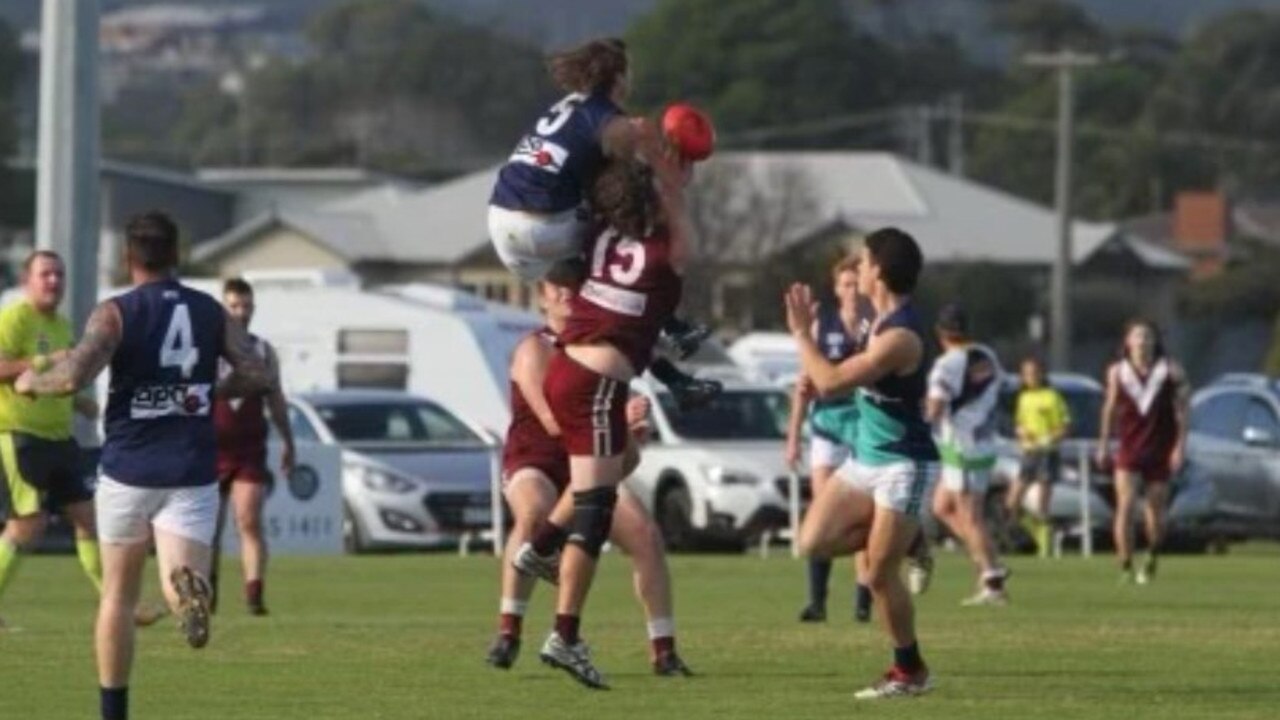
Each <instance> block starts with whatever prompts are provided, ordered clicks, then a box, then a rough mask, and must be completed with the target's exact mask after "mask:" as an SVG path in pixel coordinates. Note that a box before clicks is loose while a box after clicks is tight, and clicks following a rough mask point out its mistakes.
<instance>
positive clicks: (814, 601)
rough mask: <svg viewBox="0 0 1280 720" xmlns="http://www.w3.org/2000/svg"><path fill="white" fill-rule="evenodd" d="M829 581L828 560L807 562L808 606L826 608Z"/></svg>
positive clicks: (829, 566) (829, 567)
mask: <svg viewBox="0 0 1280 720" xmlns="http://www.w3.org/2000/svg"><path fill="white" fill-rule="evenodd" d="M830 580H831V561H830V560H810V561H809V604H810V605H813V606H815V607H820V608H825V607H826V606H827V584H828V582H829V581H830Z"/></svg>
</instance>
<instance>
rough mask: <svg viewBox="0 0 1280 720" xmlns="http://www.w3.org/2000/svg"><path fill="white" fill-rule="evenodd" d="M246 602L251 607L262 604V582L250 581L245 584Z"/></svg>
mask: <svg viewBox="0 0 1280 720" xmlns="http://www.w3.org/2000/svg"><path fill="white" fill-rule="evenodd" d="M244 601H245V602H246V603H248V604H249V605H261V604H262V581H261V580H250V581H248V582H246V583H245V584H244Z"/></svg>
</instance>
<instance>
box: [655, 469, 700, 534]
mask: <svg viewBox="0 0 1280 720" xmlns="http://www.w3.org/2000/svg"><path fill="white" fill-rule="evenodd" d="M692 517H693V500H692V499H691V498H690V497H689V489H688V488H686V487H685V486H684V485H681V484H679V483H676V484H673V485H671V486H670V487H668V488H667V489H666V490H664V491H663V493H662V495H661V496H659V497H658V527H659V528H660V529H661V530H662V537H663V539H664V540H665V541H666V543H667V547H668V548H670V549H671V550H689V549H692V547H693V542H694V529H693V520H692Z"/></svg>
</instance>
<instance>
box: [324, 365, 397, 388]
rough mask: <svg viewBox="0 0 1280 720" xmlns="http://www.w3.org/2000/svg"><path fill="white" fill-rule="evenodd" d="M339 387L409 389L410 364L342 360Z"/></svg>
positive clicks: (339, 367) (339, 369)
mask: <svg viewBox="0 0 1280 720" xmlns="http://www.w3.org/2000/svg"><path fill="white" fill-rule="evenodd" d="M338 387H339V388H341V389H347V388H372V389H378V390H407V389H408V388H409V365H408V364H407V363H403V362H340V363H338Z"/></svg>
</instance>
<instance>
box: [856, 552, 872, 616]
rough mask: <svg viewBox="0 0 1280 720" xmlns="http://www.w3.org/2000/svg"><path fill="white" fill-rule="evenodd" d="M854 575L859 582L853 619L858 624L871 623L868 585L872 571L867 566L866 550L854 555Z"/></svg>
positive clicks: (869, 589)
mask: <svg viewBox="0 0 1280 720" xmlns="http://www.w3.org/2000/svg"><path fill="white" fill-rule="evenodd" d="M853 574H854V579H855V581H856V582H857V587H856V590H855V596H854V601H853V619H854V620H857V621H858V622H864V623H865V622H871V604H872V603H871V585H869V584H868V583H867V576H868V575H870V569H869V566H868V564H867V553H866V551H865V550H860V551H858V552H857V553H855V554H854V556H853Z"/></svg>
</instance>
